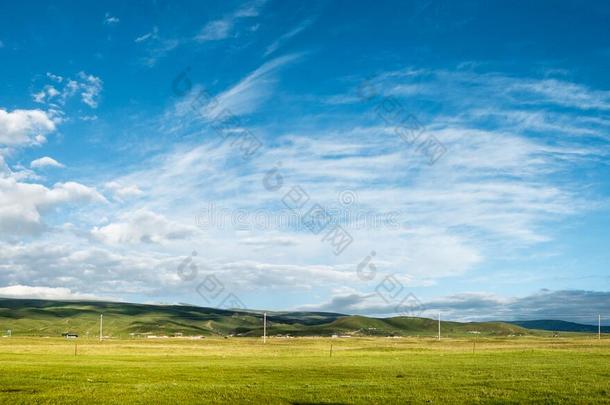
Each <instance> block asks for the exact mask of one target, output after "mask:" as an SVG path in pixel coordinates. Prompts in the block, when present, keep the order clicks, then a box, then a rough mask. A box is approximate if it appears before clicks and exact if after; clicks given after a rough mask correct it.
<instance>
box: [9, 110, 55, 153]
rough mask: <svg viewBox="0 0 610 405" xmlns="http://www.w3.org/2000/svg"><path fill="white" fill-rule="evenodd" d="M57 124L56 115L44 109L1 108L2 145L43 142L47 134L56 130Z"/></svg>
mask: <svg viewBox="0 0 610 405" xmlns="http://www.w3.org/2000/svg"><path fill="white" fill-rule="evenodd" d="M56 124H57V120H56V119H55V117H53V115H52V114H50V113H48V112H45V111H42V110H13V111H7V110H5V109H2V108H0V146H1V145H6V146H19V145H27V144H37V143H38V144H39V143H43V142H44V141H45V140H46V138H45V136H46V135H47V134H49V133H52V132H54V131H55V130H56Z"/></svg>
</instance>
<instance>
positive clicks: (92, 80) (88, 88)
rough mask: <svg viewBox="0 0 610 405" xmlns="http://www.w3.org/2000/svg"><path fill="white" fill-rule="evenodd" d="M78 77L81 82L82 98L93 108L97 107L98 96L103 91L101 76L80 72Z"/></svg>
mask: <svg viewBox="0 0 610 405" xmlns="http://www.w3.org/2000/svg"><path fill="white" fill-rule="evenodd" d="M78 77H79V78H80V79H81V80H82V82H81V90H82V92H81V100H82V101H83V103H85V104H87V105H88V106H89V107H91V108H97V105H98V98H99V95H100V93H101V91H102V80H101V79H100V78H99V77H95V76H93V75H88V74H86V73H84V72H80V73H79V74H78Z"/></svg>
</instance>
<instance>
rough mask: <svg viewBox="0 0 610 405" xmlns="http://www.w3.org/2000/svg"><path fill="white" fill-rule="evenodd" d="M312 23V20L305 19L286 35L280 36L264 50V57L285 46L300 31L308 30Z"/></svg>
mask: <svg viewBox="0 0 610 405" xmlns="http://www.w3.org/2000/svg"><path fill="white" fill-rule="evenodd" d="M313 22H314V19H307V20H305V21H303V22H301V23H300V24H299V25H297V26H296V27H294V28H293V29H291V30H290V31H288V32H287V33H285V34H283V35H282V36H280V37H279V38H278V39H276V40H275V41H273V42H272V43H271V44H270V45H269V46H268V47H267V49H265V53H264V56H269V55H271V54H272V53H274V52H276V51H277V50H278V49H280V48H281V47H282V46H283V45H284V44H286V43H287V42H288V41H289V40H290V39H291V38H293V37H295V36H297V35H298V34H300V33H301V32H302V31H304V30H305V29H306V28H308V27H309V26H310V25H311V24H312V23H313Z"/></svg>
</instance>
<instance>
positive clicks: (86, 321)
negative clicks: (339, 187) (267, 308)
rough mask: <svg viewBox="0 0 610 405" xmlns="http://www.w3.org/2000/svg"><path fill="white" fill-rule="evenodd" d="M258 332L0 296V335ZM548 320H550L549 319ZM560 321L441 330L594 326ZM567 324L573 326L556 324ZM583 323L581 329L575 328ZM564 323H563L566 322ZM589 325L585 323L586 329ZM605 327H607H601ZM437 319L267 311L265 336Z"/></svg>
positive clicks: (238, 319)
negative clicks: (101, 315)
mask: <svg viewBox="0 0 610 405" xmlns="http://www.w3.org/2000/svg"><path fill="white" fill-rule="evenodd" d="M100 314H103V315H104V335H105V336H109V337H122V338H127V337H130V336H132V337H146V336H153V335H154V336H176V335H178V336H180V335H182V336H262V334H263V322H262V318H263V314H262V311H248V310H223V309H214V308H203V307H196V306H190V305H144V304H129V303H118V302H99V301H48V300H29V299H2V298H0V335H2V334H6V333H7V332H6V331H8V330H11V334H12V335H13V336H61V335H62V334H64V333H74V334H78V335H79V336H80V337H86V336H89V337H92V338H93V337H96V336H97V335H98V334H99V318H100ZM549 322H552V323H549ZM558 322H560V321H523V322H513V323H508V322H468V323H462V322H448V321H443V322H442V323H441V333H442V335H444V336H455V337H457V336H477V335H481V336H511V335H537V334H548V333H545V332H540V331H537V330H533V329H546V330H552V331H564V330H570V331H578V332H594V330H593V329H590V328H594V327H592V326H588V325H578V324H572V323H569V322H563V323H558ZM564 324H565V325H572V326H570V327H571V328H572V329H565V328H564V329H562V328H560V327H558V326H561V325H564ZM575 325H577V326H578V327H582V328H583V329H578V328H577V327H576V326H575ZM566 328H567V326H566ZM586 328H589V329H586ZM605 329H607V328H605ZM437 330H438V323H437V321H436V320H433V319H427V318H412V317H392V318H369V317H364V316H349V315H344V314H338V313H329V312H267V334H268V335H269V336H277V335H281V336H332V335H338V336H436V334H437Z"/></svg>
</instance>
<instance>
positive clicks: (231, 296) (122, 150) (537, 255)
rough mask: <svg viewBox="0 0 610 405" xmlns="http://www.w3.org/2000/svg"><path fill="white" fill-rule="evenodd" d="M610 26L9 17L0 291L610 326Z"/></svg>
mask: <svg viewBox="0 0 610 405" xmlns="http://www.w3.org/2000/svg"><path fill="white" fill-rule="evenodd" d="M609 16H610V6H608V5H604V4H603V3H601V2H599V3H591V4H588V5H587V6H586V7H584V6H583V5H582V4H580V3H579V2H569V1H563V2H535V3H534V4H532V3H531V2H517V3H515V2H494V3H486V2H479V1H474V2H460V3H459V4H458V3H456V2H449V1H412V2H390V1H385V2H375V3H373V2H341V1H336V2H307V3H301V2H280V1H272V0H270V1H263V0H260V1H250V2H206V3H205V4H202V3H201V2H181V3H180V4H175V3H172V2H137V3H135V2H134V3H130V4H126V3H120V2H116V3H115V2H104V3H91V4H83V5H80V4H74V3H71V2H49V3H48V4H44V5H41V4H34V3H27V2H20V3H13V4H8V5H5V6H4V8H3V12H2V14H0V62H1V63H0V74H1V75H2V77H3V80H2V81H0V246H1V247H2V249H0V295H2V296H11V297H26V296H27V297H42V298H73V299H78V298H103V299H107V298H108V299H117V300H125V301H135V302H162V303H179V302H184V303H191V304H196V305H202V306H220V307H223V306H224V307H228V306H244V307H248V308H266V309H275V310H288V309H312V310H313V309H320V310H328V311H338V312H345V313H361V314H369V315H377V316H390V315H396V314H418V315H419V314H421V315H430V316H432V315H435V314H436V313H437V312H441V313H442V314H443V316H444V317H446V318H452V319H490V318H500V317H502V318H523V317H534V318H536V317H558V318H564V319H571V320H579V321H587V322H589V321H591V320H592V319H593V317H594V316H596V314H598V313H602V314H605V315H606V316H610V274H609V270H608V263H609V262H610V253H609V251H610V249H608V229H609V225H610V209H609V208H610V207H609V203H610V199H609V196H610V181H609V180H608V179H609V178H610V177H609V176H608V175H609V174H610V170H609V167H608V155H609V153H610V143H609V141H610V134H609V129H610V114H609V111H610V78H609V77H608V75H607V72H608V70H609V68H610V66H609V65H610V46H609V43H608V39H607V38H609V34H610V32H609V31H610V28H609V26H608V24H607V21H608V17H609ZM278 176H279V177H278ZM279 178H281V183H277V182H276V183H274V184H273V185H270V183H269V182H268V181H269V180H273V181H276V180H277V179H279ZM299 190H300V191H302V192H304V193H306V194H307V196H308V199H307V201H306V202H305V204H304V205H303V206H302V207H300V206H299V207H295V206H290V204H288V203H287V201H288V200H287V198H288V197H287V196H291V197H294V195H295V194H294V193H295V192H297V191H299ZM291 193H292V194H291ZM300 195H301V197H302V196H303V194H300ZM291 201H292V200H291ZM314 207H318V208H322V209H323V211H319V210H318V211H310V210H311V209H312V208H314ZM312 212H317V213H320V212H322V213H323V214H324V215H322V216H321V217H316V218H315V221H318V222H316V223H315V224H316V226H319V228H320V229H318V228H316V226H314V228H315V229H314V231H315V232H314V231H312V230H311V229H310V228H309V227H308V226H307V224H311V223H310V222H308V221H309V220H313V219H312V217H311V213H312ZM327 220H328V221H327ZM338 230H340V231H342V232H344V233H343V234H342V235H343V236H344V237H345V238H347V239H344V240H345V241H348V240H349V241H350V242H349V243H348V244H347V245H346V246H343V248H341V249H340V248H339V247H338V246H334V245H332V243H331V242H332V238H331V236H332V235H335V234H334V233H333V232H335V231H338ZM318 231H319V232H318ZM346 243H347V242H346ZM338 250H340V251H338ZM194 251H195V252H196V253H197V254H196V255H195V256H192V252H194ZM371 252H374V255H373V254H372V253H371ZM367 257H368V258H367ZM185 264H186V267H185ZM359 264H360V267H359ZM181 265H182V267H181ZM369 265H370V266H369ZM185 268H186V269H190V270H189V271H190V273H189V276H185V274H184V269H185ZM180 269H182V270H180ZM363 269H364V270H366V271H367V274H366V275H364V274H363V273H362V270H363ZM367 269H368V270H367Z"/></svg>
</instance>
